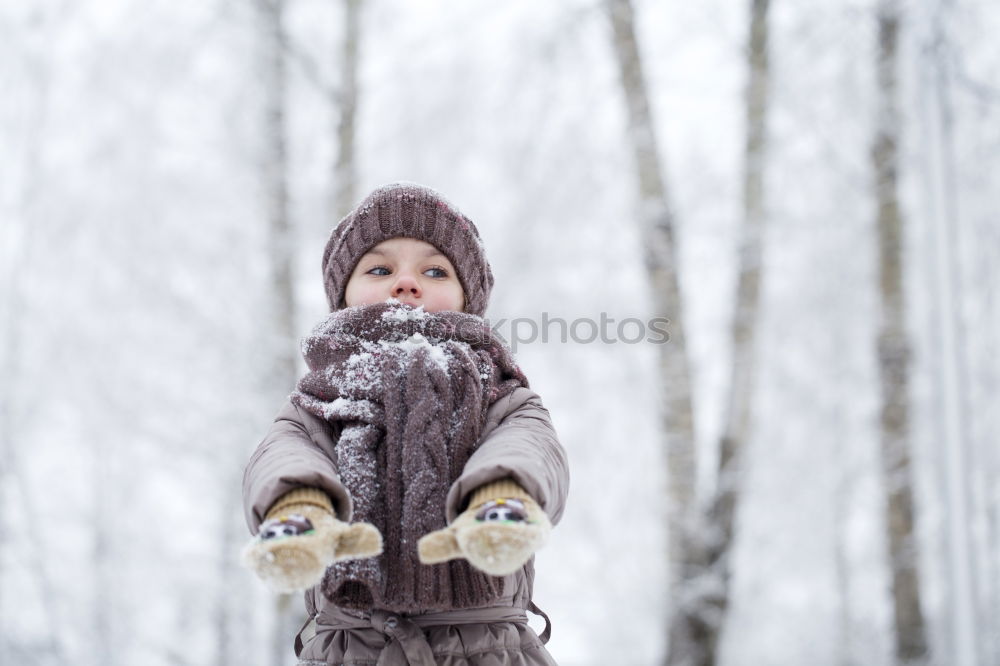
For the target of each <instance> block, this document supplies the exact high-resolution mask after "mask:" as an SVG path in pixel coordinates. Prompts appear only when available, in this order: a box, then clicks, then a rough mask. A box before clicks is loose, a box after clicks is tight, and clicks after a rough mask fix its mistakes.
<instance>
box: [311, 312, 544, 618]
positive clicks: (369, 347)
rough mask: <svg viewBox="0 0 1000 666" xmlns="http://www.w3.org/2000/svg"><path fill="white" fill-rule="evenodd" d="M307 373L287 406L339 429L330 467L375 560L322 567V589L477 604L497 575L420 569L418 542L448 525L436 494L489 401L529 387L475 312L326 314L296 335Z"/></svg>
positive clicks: (364, 600) (464, 568)
mask: <svg viewBox="0 0 1000 666" xmlns="http://www.w3.org/2000/svg"><path fill="white" fill-rule="evenodd" d="M302 351H303V355H304V356H305V360H306V363H307V365H308V366H309V372H308V373H307V374H306V375H305V377H303V378H302V380H301V381H300V382H299V385H298V390H297V391H296V392H295V393H293V394H292V401H293V402H294V403H295V404H297V405H299V406H300V407H302V408H304V409H306V410H307V411H309V412H310V413H312V414H315V415H316V416H319V417H320V418H323V419H325V420H327V421H329V422H331V423H333V424H334V425H335V426H337V427H339V428H340V437H339V439H338V441H337V445H336V455H337V460H336V464H337V469H338V471H339V474H340V477H341V480H342V481H343V482H344V485H345V486H346V487H347V490H348V492H350V494H351V498H352V499H353V501H354V517H353V519H354V520H355V521H366V522H370V523H372V524H374V525H375V526H376V527H377V528H378V529H379V531H380V532H381V533H382V536H383V541H384V544H385V550H384V552H383V553H382V555H380V556H379V557H376V558H371V559H367V560H356V561H349V562H340V563H337V564H335V565H333V566H331V567H330V568H329V569H328V570H327V572H326V575H325V577H324V579H323V582H322V584H321V585H322V591H323V593H324V594H325V595H326V596H327V597H328V598H330V600H331V601H333V602H334V603H335V604H337V605H338V606H341V607H345V608H355V609H359V610H360V609H371V608H382V609H386V610H391V611H395V612H415V611H423V610H448V609H459V608H475V607H480V606H486V605H489V604H490V603H491V602H492V601H494V600H496V599H497V598H498V597H499V595H500V593H501V589H500V579H499V578H493V577H490V576H487V575H485V574H482V573H479V572H478V571H476V570H475V569H473V568H472V567H470V566H469V565H468V564H467V563H466V562H465V561H464V560H454V561H452V562H447V563H444V564H438V565H433V566H427V565H423V564H421V563H420V561H419V559H418V557H417V540H418V539H419V538H420V537H422V536H423V535H425V534H427V533H428V532H432V531H434V530H437V529H441V528H443V527H445V525H446V518H445V500H446V497H447V494H448V489H449V488H450V487H451V484H452V483H453V482H454V481H455V480H456V479H457V478H458V477H459V475H460V474H461V473H462V470H463V468H464V466H465V463H466V461H467V460H468V459H469V457H470V456H471V455H472V453H473V451H475V449H476V446H477V445H478V443H479V436H480V433H481V431H482V428H483V426H484V424H485V421H486V412H487V409H488V408H489V406H490V405H491V404H492V403H493V402H495V401H496V400H498V399H500V398H502V397H504V396H506V395H507V394H509V393H510V392H511V391H513V390H514V389H515V388H516V387H518V386H527V384H528V382H527V379H525V377H524V375H523V374H522V373H521V370H520V369H519V368H518V367H517V365H516V364H515V363H514V360H513V358H512V357H511V354H510V352H509V350H508V349H507V347H506V345H505V344H504V343H503V342H502V341H501V340H500V339H499V338H497V337H496V336H495V335H494V334H493V332H492V331H491V330H490V327H489V325H488V324H487V323H486V322H485V320H483V319H482V318H480V317H477V316H474V315H470V314H464V313H460V312H437V313H428V312H424V311H423V309H420V308H418V309H413V308H411V307H409V306H405V305H402V304H400V303H398V302H396V301H391V300H390V301H387V302H385V303H377V304H373V305H363V306H358V307H351V308H345V309H343V310H339V311H337V312H334V313H332V314H331V315H330V316H329V317H328V318H327V319H326V320H325V321H324V322H322V323H321V324H320V325H319V326H317V327H316V329H315V330H314V331H313V334H312V335H311V336H310V337H308V338H306V339H305V340H304V341H303V345H302Z"/></svg>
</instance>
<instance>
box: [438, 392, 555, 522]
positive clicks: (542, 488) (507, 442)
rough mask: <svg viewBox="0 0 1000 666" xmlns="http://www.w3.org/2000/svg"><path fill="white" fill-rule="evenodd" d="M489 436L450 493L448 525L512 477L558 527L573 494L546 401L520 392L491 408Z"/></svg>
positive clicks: (488, 427) (488, 417) (533, 394)
mask: <svg viewBox="0 0 1000 666" xmlns="http://www.w3.org/2000/svg"><path fill="white" fill-rule="evenodd" d="M484 432H485V433H486V434H485V436H484V437H483V440H482V442H481V443H480V444H479V448H477V449H476V451H475V453H473V454H472V457H470V458H469V461H468V462H467V463H466V465H465V469H464V470H463V471H462V475H461V476H460V477H459V478H458V480H457V481H455V483H454V484H452V486H451V489H450V490H449V492H448V506H447V514H448V522H451V521H452V520H454V519H455V517H456V516H458V514H459V513H461V512H462V511H463V510H464V509H465V508H466V504H467V503H468V500H469V497H470V496H471V495H472V493H474V492H475V491H476V489H477V488H479V486H482V485H483V484H486V483H490V482H492V481H498V480H500V479H504V478H511V479H513V480H514V481H516V482H517V483H518V484H519V485H520V486H521V487H522V488H524V489H525V490H526V491H528V494H530V495H531V496H532V498H534V500H535V501H536V502H538V504H539V506H541V507H542V509H543V510H544V511H545V513H546V514H547V515H548V517H549V520H551V521H552V523H553V524H555V523H558V522H559V519H560V517H561V516H562V513H563V508H564V507H565V503H566V495H567V493H568V492H569V465H568V463H567V460H566V452H565V450H564V449H563V447H562V445H561V444H560V443H559V440H558V438H557V437H556V432H555V429H554V428H553V427H552V420H551V419H550V418H549V412H548V410H547V409H545V407H544V406H542V401H541V398H539V397H538V395H537V394H536V393H534V392H533V391H531V390H529V389H526V388H518V389H516V390H515V391H513V392H512V393H511V394H510V395H508V396H507V397H506V398H503V399H501V400H498V401H497V402H496V403H495V404H494V405H493V406H491V407H490V411H489V414H488V415H487V420H486V427H485V428H484Z"/></svg>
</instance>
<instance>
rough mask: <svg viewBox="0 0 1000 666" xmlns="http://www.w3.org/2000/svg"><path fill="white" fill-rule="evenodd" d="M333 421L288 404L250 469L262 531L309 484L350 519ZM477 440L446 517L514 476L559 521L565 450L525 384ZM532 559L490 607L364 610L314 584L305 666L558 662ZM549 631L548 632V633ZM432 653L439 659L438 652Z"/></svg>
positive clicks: (500, 404)
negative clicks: (342, 604)
mask: <svg viewBox="0 0 1000 666" xmlns="http://www.w3.org/2000/svg"><path fill="white" fill-rule="evenodd" d="M338 436H339V433H338V432H337V426H334V425H332V424H330V423H328V422H326V421H324V420H322V419H320V418H318V417H315V416H313V415H311V414H309V413H308V412H306V411H305V410H302V409H300V408H298V407H296V406H295V405H293V404H291V403H287V404H286V405H285V406H284V407H283V408H282V410H281V411H280V412H279V413H278V415H277V417H276V418H275V421H274V424H273V425H272V427H271V429H270V431H269V432H268V433H267V435H266V436H265V438H264V440H263V441H262V442H261V444H260V445H259V446H258V448H257V450H256V452H255V453H254V455H253V456H252V458H251V459H250V462H249V464H248V465H247V468H246V472H245V474H244V479H243V496H244V504H245V509H246V518H247V523H248V524H249V526H250V529H251V531H252V532H254V533H256V532H257V529H258V527H259V525H260V523H261V522H262V521H263V519H264V516H265V515H266V513H267V511H268V509H269V508H270V507H271V506H272V505H273V504H274V502H275V501H276V500H277V499H278V498H279V497H281V496H282V495H284V494H285V493H287V492H289V491H291V490H294V489H295V488H299V487H303V486H307V487H314V488H319V489H321V490H323V491H325V492H326V493H327V494H329V496H330V497H331V499H332V500H333V502H334V507H335V510H336V511H337V517H338V518H340V519H341V520H343V521H350V519H351V511H352V509H351V498H350V497H349V496H348V493H347V491H346V489H345V487H344V485H343V484H342V483H341V481H340V478H339V476H338V474H337V469H336V464H335V462H334V461H335V460H336V454H335V451H334V445H335V442H336V441H337V437H338ZM480 442H481V443H480V445H479V447H478V448H477V449H476V451H475V453H474V454H473V455H472V457H471V458H470V459H469V461H468V463H467V464H466V466H465V469H464V471H463V473H462V474H461V476H460V477H459V478H458V480H456V481H455V483H454V484H452V487H451V489H450V491H449V494H448V500H447V506H446V512H447V516H448V520H449V522H450V521H451V520H453V519H454V518H455V517H456V516H457V515H458V514H459V513H461V512H462V510H464V508H465V502H467V500H468V498H469V496H470V495H471V494H472V493H473V492H474V491H475V490H476V489H477V488H478V487H479V486H481V485H483V484H486V483H489V482H492V481H497V480H500V479H503V478H512V479H514V480H515V481H516V482H517V483H518V484H519V485H521V487H523V488H524V489H525V490H526V491H528V493H530V494H531V496H532V497H533V498H534V499H535V500H536V501H537V502H538V503H539V505H540V506H541V507H542V509H544V510H545V512H546V514H548V516H549V518H550V520H551V521H552V523H553V524H556V523H558V522H559V519H560V517H561V516H562V513H563V508H564V504H565V500H566V494H567V491H568V486H569V470H568V467H567V463H566V457H565V452H564V450H563V448H562V446H561V445H560V444H559V442H558V440H557V438H556V435H555V431H554V430H553V428H552V423H551V421H550V419H549V414H548V411H546V409H545V408H544V407H543V406H542V403H541V400H540V399H539V397H538V396H537V395H536V394H535V393H534V392H532V391H531V390H529V389H526V388H517V389H515V390H514V391H513V392H512V393H510V394H509V395H507V396H506V397H504V398H501V399H500V400H498V401H497V402H495V403H494V404H493V405H492V406H491V407H490V409H489V411H488V413H487V420H486V425H485V426H484V428H483V430H482V436H481V439H480ZM533 576H534V568H533V563H532V562H530V561H529V562H528V564H527V565H525V566H524V568H523V569H521V570H520V571H518V572H516V573H514V574H511V575H509V576H506V577H505V578H504V581H503V583H504V592H503V595H502V597H501V598H500V600H499V601H498V602H497V603H496V604H494V605H493V607H491V608H484V609H469V610H455V611H447V612H435V613H423V614H413V615H408V616H400V615H393V614H391V613H387V612H385V611H381V610H378V609H373V611H372V612H371V613H363V614H359V613H356V612H354V611H345V610H342V609H339V608H337V607H336V606H334V605H333V604H332V603H330V602H329V601H328V600H327V599H326V597H325V596H324V595H323V594H322V593H321V592H320V591H319V589H318V587H317V588H313V589H312V590H309V591H308V592H307V593H306V609H307V611H308V612H309V615H310V618H311V619H312V620H313V621H314V623H315V635H313V636H312V637H310V638H309V639H308V640H306V641H305V643H304V645H302V644H300V642H299V641H298V640H296V643H297V645H296V650H297V653H298V654H299V658H300V659H301V661H300V662H299V663H300V664H302V665H306V666H319V665H321V664H345V665H346V664H351V665H354V664H356V665H362V664H364V665H367V666H373V665H375V664H380V665H381V664H391V665H396V664H412V665H414V666H417V665H420V666H425V665H426V666H430V665H432V664H448V665H454V666H459V665H469V666H473V665H474V666H487V665H494V664H495V665H497V666H501V665H504V666H506V665H512V666H522V665H523V666H534V665H536V664H546V665H549V664H553V663H554V662H553V661H552V658H551V657H550V656H549V654H548V652H546V650H545V648H544V647H543V645H542V640H541V639H540V638H539V637H538V636H537V635H536V634H535V632H534V631H533V630H532V629H531V628H530V627H529V626H528V625H527V618H526V615H525V611H527V610H528V609H529V608H532V609H534V608H533V604H532V602H531V593H532V582H533ZM547 633H548V632H547V631H546V632H545V634H543V637H545V638H546V639H547V635H546V634H547ZM432 655H433V656H432Z"/></svg>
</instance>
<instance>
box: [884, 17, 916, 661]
mask: <svg viewBox="0 0 1000 666" xmlns="http://www.w3.org/2000/svg"><path fill="white" fill-rule="evenodd" d="M877 20H878V49H877V62H876V67H877V70H876V72H877V77H876V78H877V82H878V92H877V95H878V116H877V119H876V125H875V136H874V141H873V144H872V152H871V155H872V167H873V170H874V177H875V196H876V206H877V208H876V225H877V233H878V241H879V242H878V247H879V273H878V275H879V295H880V297H881V320H880V325H879V331H878V344H877V348H878V362H879V370H880V378H881V397H882V409H881V419H880V424H881V452H882V466H883V475H884V484H885V493H886V511H887V513H886V524H887V529H888V543H889V563H890V568H891V571H892V597H893V613H894V619H895V632H896V658H897V660H898V663H899V664H917V663H922V661H923V659H924V658H925V657H926V656H927V649H928V647H927V635H926V628H925V625H924V616H923V609H922V608H921V603H920V596H921V595H920V576H919V568H918V557H917V553H918V546H917V540H916V537H915V527H914V526H915V515H914V499H913V497H914V492H913V473H912V469H911V464H912V463H911V461H912V457H911V452H910V438H909V411H910V409H909V397H908V391H909V387H910V384H909V375H910V372H909V367H910V358H909V357H910V343H909V339H908V334H907V330H906V308H905V302H904V298H903V293H904V289H903V275H904V273H903V261H904V249H903V229H904V226H903V216H902V211H901V207H900V203H899V195H898V188H897V173H898V171H899V157H898V143H899V136H898V128H899V125H900V122H899V109H898V105H899V99H898V95H899V92H898V83H897V69H898V55H897V54H898V51H897V44H898V40H899V30H900V22H901V18H900V7H899V3H898V2H897V0H883V1H882V2H881V3H880V4H879V7H878V12H877Z"/></svg>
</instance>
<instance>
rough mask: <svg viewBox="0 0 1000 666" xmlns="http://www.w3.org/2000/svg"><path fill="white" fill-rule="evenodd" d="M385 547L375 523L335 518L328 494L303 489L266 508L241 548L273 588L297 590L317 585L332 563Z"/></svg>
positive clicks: (248, 562)
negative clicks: (252, 534)
mask: <svg viewBox="0 0 1000 666" xmlns="http://www.w3.org/2000/svg"><path fill="white" fill-rule="evenodd" d="M381 552H382V535H381V534H379V531H378V530H377V529H376V528H375V526H374V525H371V524H369V523H353V524H348V523H345V522H343V521H340V520H337V519H336V518H334V512H333V504H332V503H331V502H330V498H329V497H328V496H327V494H326V493H324V492H323V491H321V490H318V489H315V488H299V489H297V490H293V491H291V492H289V493H286V494H285V495H282V496H281V498H280V499H278V501H277V502H275V503H274V506H272V507H271V508H270V510H268V512H267V517H266V519H265V520H264V522H263V523H261V526H260V531H259V532H258V533H257V536H256V537H254V538H253V539H251V541H250V543H248V544H247V545H246V547H245V548H244V549H243V564H244V565H245V566H246V567H247V568H248V569H250V570H251V571H253V572H254V573H255V574H257V576H258V577H260V578H261V579H262V580H263V581H264V582H265V583H266V584H267V585H268V587H270V588H271V589H272V590H274V591H275V592H295V591H298V590H306V589H309V588H310V587H312V586H313V585H316V584H317V583H318V582H319V581H320V580H321V579H322V578H323V574H324V572H325V571H326V569H327V567H329V566H330V565H331V564H333V563H334V562H337V561H340V560H354V559H362V558H365V557H374V556H375V555H378V554H379V553H381Z"/></svg>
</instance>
